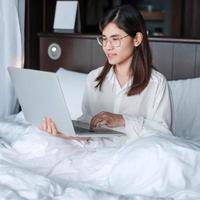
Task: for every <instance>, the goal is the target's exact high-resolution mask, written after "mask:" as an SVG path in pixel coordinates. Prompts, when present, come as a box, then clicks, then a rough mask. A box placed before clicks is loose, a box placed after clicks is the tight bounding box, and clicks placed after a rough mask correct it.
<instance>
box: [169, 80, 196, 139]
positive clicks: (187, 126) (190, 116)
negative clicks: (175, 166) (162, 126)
mask: <svg viewBox="0 0 200 200" xmlns="http://www.w3.org/2000/svg"><path fill="white" fill-rule="evenodd" d="M169 86H170V88H171V91H172V99H173V103H174V117H175V119H174V120H175V131H174V132H175V135H177V136H179V137H183V138H185V139H191V140H193V141H195V142H200V92H199V87H200V78H193V79H186V80H177V81H169Z"/></svg>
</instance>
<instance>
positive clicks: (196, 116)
mask: <svg viewBox="0 0 200 200" xmlns="http://www.w3.org/2000/svg"><path fill="white" fill-rule="evenodd" d="M56 73H57V74H58V76H59V79H60V83H61V86H62V89H63V93H64V96H65V99H66V102H67V105H68V108H69V112H70V114H71V117H72V119H77V118H78V117H79V116H81V114H82V110H81V105H82V99H83V92H84V88H85V82H86V77H87V74H83V73H79V72H73V71H69V70H65V69H63V68H60V69H59V70H58V71H57V72H56ZM169 86H170V88H171V91H172V99H173V103H174V118H175V119H174V120H175V135H177V136H179V137H183V138H186V139H191V140H193V141H198V142H200V92H199V91H198V88H199V87H200V78H194V79H187V80H177V81H169Z"/></svg>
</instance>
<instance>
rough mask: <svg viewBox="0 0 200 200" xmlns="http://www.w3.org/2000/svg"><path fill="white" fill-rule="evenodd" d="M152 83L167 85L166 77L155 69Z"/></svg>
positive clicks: (152, 73) (151, 79) (152, 74)
mask: <svg viewBox="0 0 200 200" xmlns="http://www.w3.org/2000/svg"><path fill="white" fill-rule="evenodd" d="M150 81H152V82H155V83H167V79H166V78H165V76H164V75H163V74H162V73H160V72H159V71H157V70H155V69H152V72H151V78H150Z"/></svg>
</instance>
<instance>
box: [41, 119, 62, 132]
mask: <svg viewBox="0 0 200 200" xmlns="http://www.w3.org/2000/svg"><path fill="white" fill-rule="evenodd" d="M39 129H40V130H42V131H45V132H47V133H50V134H52V135H55V136H56V135H58V134H60V133H59V132H58V130H57V128H56V124H55V123H54V121H53V120H52V119H51V118H50V117H45V118H44V119H43V121H42V123H41V125H40V127H39Z"/></svg>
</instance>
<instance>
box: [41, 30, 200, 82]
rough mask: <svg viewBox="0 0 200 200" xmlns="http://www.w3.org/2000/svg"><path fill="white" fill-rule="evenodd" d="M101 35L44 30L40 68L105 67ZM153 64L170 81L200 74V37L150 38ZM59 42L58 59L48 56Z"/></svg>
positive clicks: (86, 69) (53, 69)
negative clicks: (198, 38) (59, 54)
mask: <svg viewBox="0 0 200 200" xmlns="http://www.w3.org/2000/svg"><path fill="white" fill-rule="evenodd" d="M96 36H97V35H85V34H66V33H51V34H47V33H40V34H39V43H40V45H39V46H40V69H41V70H45V71H56V70H57V69H58V68H60V67H63V68H66V69H70V70H74V71H79V72H83V73H88V72H89V71H90V70H92V69H95V68H97V67H99V66H102V65H103V64H104V62H105V55H104V54H103V51H102V49H101V47H100V46H99V45H98V43H97V41H96ZM149 40H150V46H151V49H152V54H153V64H154V67H155V68H157V69H158V70H159V71H160V72H162V73H163V74H164V75H165V76H166V78H167V79H168V80H176V79H186V78H194V77H199V76H200V40H193V39H176V38H149ZM52 43H56V44H58V45H59V46H60V48H61V56H60V58H58V59H57V60H54V59H51V58H50V57H49V55H48V48H49V46H50V45H51V44H52Z"/></svg>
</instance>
